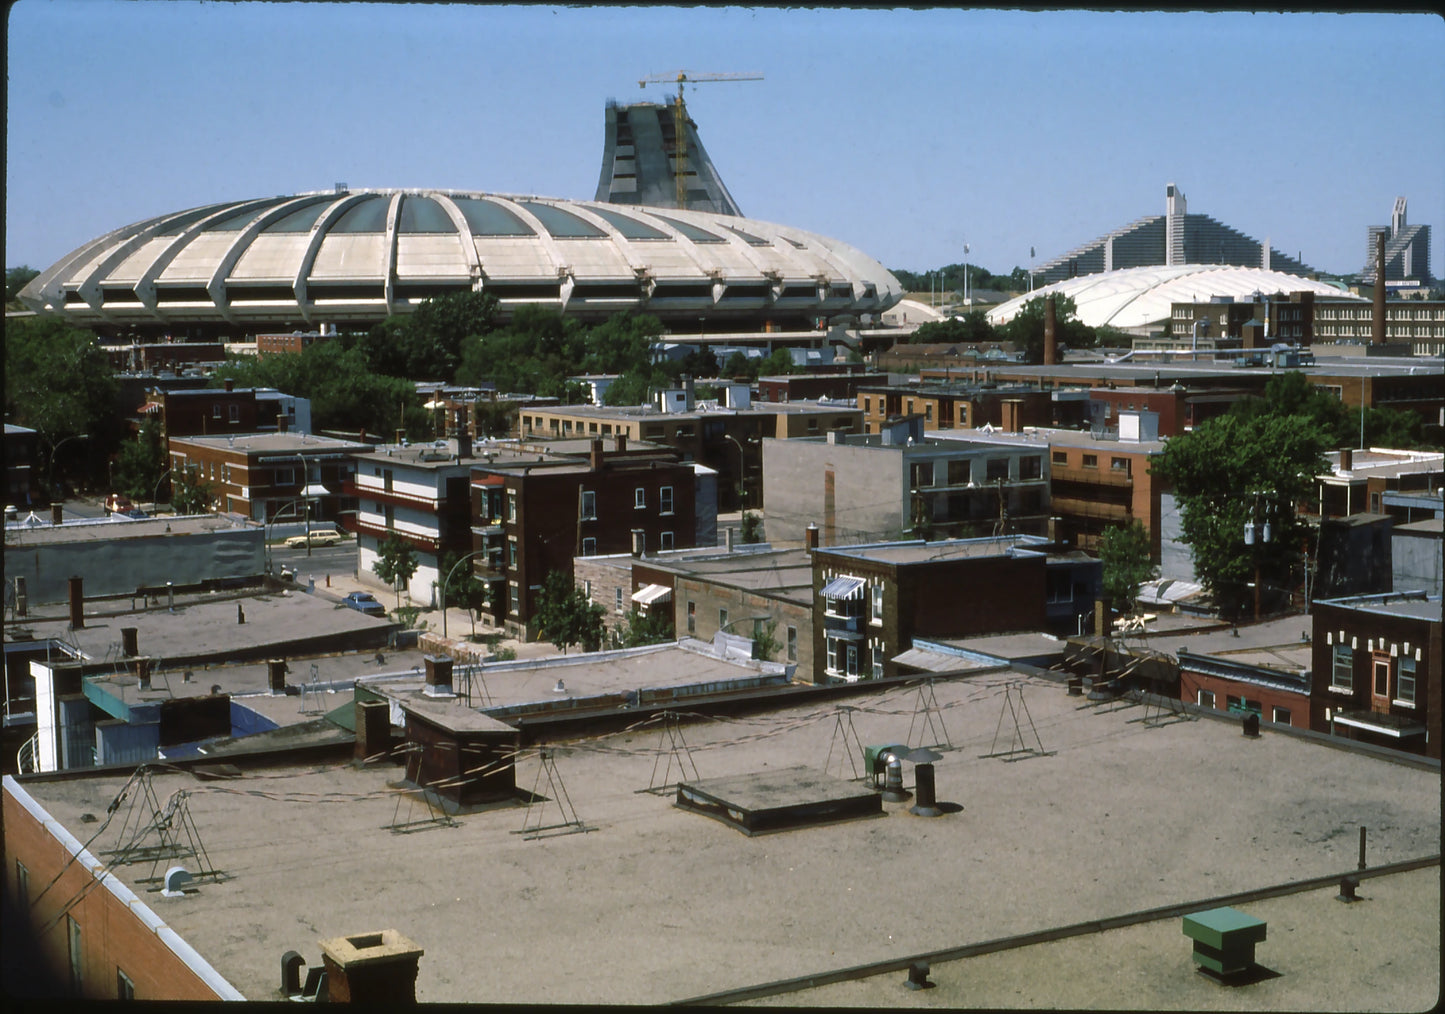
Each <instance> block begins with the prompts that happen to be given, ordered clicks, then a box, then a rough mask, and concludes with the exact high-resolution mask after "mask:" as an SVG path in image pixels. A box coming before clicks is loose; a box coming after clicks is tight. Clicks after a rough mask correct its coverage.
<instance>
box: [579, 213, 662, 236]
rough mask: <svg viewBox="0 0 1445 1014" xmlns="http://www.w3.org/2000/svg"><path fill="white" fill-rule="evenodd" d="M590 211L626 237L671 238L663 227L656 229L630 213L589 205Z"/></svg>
mask: <svg viewBox="0 0 1445 1014" xmlns="http://www.w3.org/2000/svg"><path fill="white" fill-rule="evenodd" d="M587 210H588V211H590V212H592V214H594V215H596V216H597V217H598V218H601V219H603V220H604V221H606V222H607V224H608V225H611V226H612V227H613V228H614V229H616V230H617V231H618V232H620V233H622V235H623V237H624V238H626V239H671V238H672V237H671V236H669V235H668V234H667V233H665V232H663V231H662V230H661V229H654V228H653V227H652V226H650V225H648V224H647V223H646V222H640V221H638V220H637V219H635V218H633V217H632V216H630V215H623V214H619V213H618V212H616V211H612V210H610V209H608V208H596V207H589V208H588V209H587Z"/></svg>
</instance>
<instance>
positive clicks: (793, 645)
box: [788, 626, 798, 662]
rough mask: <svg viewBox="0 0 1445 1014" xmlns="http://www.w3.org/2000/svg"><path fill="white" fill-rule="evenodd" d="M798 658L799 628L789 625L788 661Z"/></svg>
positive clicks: (794, 660)
mask: <svg viewBox="0 0 1445 1014" xmlns="http://www.w3.org/2000/svg"><path fill="white" fill-rule="evenodd" d="M797 660H798V628H797V627H792V626H790V627H788V661H789V662H796V661H797Z"/></svg>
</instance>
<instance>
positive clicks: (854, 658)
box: [848, 644, 858, 676]
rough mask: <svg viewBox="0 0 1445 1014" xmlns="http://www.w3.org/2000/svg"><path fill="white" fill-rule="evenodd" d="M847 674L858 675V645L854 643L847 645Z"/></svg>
mask: <svg viewBox="0 0 1445 1014" xmlns="http://www.w3.org/2000/svg"><path fill="white" fill-rule="evenodd" d="M848 675H849V676H857V675H858V646H857V645H856V644H850V645H848Z"/></svg>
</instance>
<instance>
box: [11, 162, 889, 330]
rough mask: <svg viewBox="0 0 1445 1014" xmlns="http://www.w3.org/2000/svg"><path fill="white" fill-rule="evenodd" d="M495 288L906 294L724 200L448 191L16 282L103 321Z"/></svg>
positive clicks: (684, 315) (131, 325)
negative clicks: (656, 203)
mask: <svg viewBox="0 0 1445 1014" xmlns="http://www.w3.org/2000/svg"><path fill="white" fill-rule="evenodd" d="M469 291H480V292H487V293H491V294H492V295H493V296H495V297H496V298H497V300H498V302H499V304H500V306H501V316H502V317H503V319H505V318H506V317H508V316H509V315H510V313H511V312H512V311H513V310H514V309H515V308H516V307H517V306H519V305H522V304H540V305H541V306H544V307H551V308H554V309H557V310H559V311H561V312H563V313H565V314H567V315H568V316H570V317H576V318H579V319H584V320H593V321H595V320H603V319H606V318H608V317H610V316H612V315H613V314H615V313H618V312H620V311H626V310H634V309H636V310H640V311H644V312H647V313H650V314H653V315H654V316H656V317H658V318H660V319H661V320H662V321H663V323H664V324H665V325H667V326H668V327H670V328H671V329H672V330H674V331H676V332H687V331H692V332H696V331H698V330H700V329H704V328H706V329H709V330H710V329H714V328H716V329H719V330H748V329H751V330H759V331H761V330H779V331H794V330H809V329H813V328H815V327H817V325H818V322H819V320H820V319H822V318H828V319H835V318H845V319H846V318H848V317H852V318H855V319H857V320H859V321H861V322H866V321H868V320H870V319H871V320H876V319H877V318H878V316H879V315H880V314H882V312H883V311H884V310H887V309H888V308H889V307H891V306H893V305H894V304H895V303H897V302H898V301H899V300H900V299H901V298H902V296H903V293H902V287H901V286H900V285H899V283H898V280H897V279H896V278H894V277H893V275H892V274H890V273H889V272H888V271H887V269H885V268H884V267H883V266H882V265H881V264H879V263H878V262H877V261H875V260H873V259H872V258H870V257H868V256H866V255H865V254H863V253H861V252H860V251H858V250H857V249H855V248H853V247H851V246H849V245H847V244H845V243H841V242H838V241H837V240H832V239H828V238H826V237H823V236H819V235H816V234H814V233H810V232H805V231H803V230H800V229H793V228H788V227H785V226H780V225H773V224H769V223H766V222H759V221H754V220H752V219H747V218H739V217H735V216H731V215H726V214H721V213H714V212H699V211H688V210H681V209H672V208H651V207H640V206H624V205H618V204H610V203H602V202H585V201H566V200H557V199H551V198H543V197H523V196H504V195H498V194H485V193H473V192H453V191H439V190H356V191H353V190H349V189H342V188H338V189H337V190H335V191H325V192H318V193H302V194H296V195H292V196H282V197H273V198H263V199H258V200H249V201H234V202H228V203H223V204H211V205H206V206H205V207H200V208H192V209H189V210H187V211H179V212H175V213H174V214H169V215H161V216H159V217H156V218H151V219H147V220H146V221H143V222H138V223H136V224H134V225H129V226H126V227H124V228H121V229H117V230H115V231H114V232H110V233H107V234H106V235H104V236H102V237H100V238H99V239H96V240H94V241H92V242H90V243H87V244H86V245H84V246H82V247H81V248H80V249H78V250H76V251H74V252H73V253H71V254H70V255H69V256H67V257H65V258H63V259H62V260H60V261H59V262H58V263H56V264H55V265H53V266H52V267H50V268H49V269H48V270H46V271H44V272H42V273H41V274H40V275H39V276H38V277H36V278H35V279H34V280H32V281H31V282H30V284H29V285H27V286H26V287H25V288H24V290H23V291H22V292H21V293H20V298H21V300H22V302H24V303H25V304H26V305H27V306H28V307H30V308H31V309H33V310H36V311H37V312H41V313H54V314H61V315H63V316H64V317H66V318H67V319H68V320H70V321H72V322H74V323H75V324H77V325H82V326H86V327H91V328H94V329H96V330H98V331H102V332H112V333H115V332H124V333H130V334H146V333H161V332H169V333H174V334H182V333H185V334H190V335H205V334H235V333H257V332H263V331H268V330H269V331H289V330H292V329H295V328H303V327H304V328H308V329H315V328H317V327H319V326H321V325H327V326H341V327H351V328H357V327H366V326H369V325H371V324H372V323H375V322H376V321H379V320H381V319H383V318H385V317H387V316H389V315H391V314H397V313H407V312H409V311H411V310H412V309H414V308H415V307H416V306H418V305H419V304H420V303H422V302H423V301H425V300H426V299H428V298H431V297H434V296H440V295H444V294H447V293H455V292H469Z"/></svg>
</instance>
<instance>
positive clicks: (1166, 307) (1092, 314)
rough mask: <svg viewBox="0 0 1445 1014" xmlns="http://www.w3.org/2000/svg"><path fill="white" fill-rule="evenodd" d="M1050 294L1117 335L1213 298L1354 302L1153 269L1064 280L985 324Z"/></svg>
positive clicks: (1246, 280)
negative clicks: (1282, 296) (1290, 296)
mask: <svg viewBox="0 0 1445 1014" xmlns="http://www.w3.org/2000/svg"><path fill="white" fill-rule="evenodd" d="M1051 292H1054V293H1059V294H1062V295H1065V296H1068V297H1069V298H1071V299H1072V300H1073V301H1074V307H1075V312H1076V314H1077V316H1078V319H1079V320H1080V321H1081V322H1083V323H1084V324H1087V325H1088V326H1089V327H1104V326H1106V325H1107V326H1109V327H1116V328H1119V329H1120V330H1121V331H1127V330H1135V329H1139V328H1146V327H1149V326H1150V325H1154V324H1160V323H1163V322H1164V321H1166V320H1168V319H1169V315H1170V313H1171V312H1172V306H1173V304H1174V303H1196V302H1198V303H1203V302H1208V301H1209V299H1210V298H1211V297H1213V296H1233V297H1234V298H1235V299H1236V300H1249V299H1251V298H1252V297H1253V296H1254V294H1255V293H1256V292H1259V293H1263V294H1265V295H1270V296H1273V295H1275V294H1277V293H1290V292H1313V293H1315V294H1316V295H1317V296H1330V297H1333V298H1339V299H1350V300H1355V299H1359V297H1356V296H1351V295H1350V294H1349V293H1348V292H1347V291H1345V290H1344V289H1342V288H1340V287H1339V286H1338V285H1333V284H1330V283H1328V282H1318V281H1315V280H1313V279H1310V278H1302V277H1301V276H1299V275H1290V274H1285V273H1284V272H1282V271H1266V270H1264V269H1263V268H1237V267H1230V266H1227V265H1219V264H1175V265H1171V266H1165V265H1158V266H1152V267H1143V268H1124V269H1122V270H1119V271H1104V272H1101V273H1099V274H1095V275H1081V276H1079V277H1078V278H1066V279H1064V280H1063V281H1061V282H1055V283H1053V284H1052V285H1047V286H1044V287H1043V288H1040V289H1035V290H1034V291H1033V292H1030V293H1026V294H1025V295H1022V296H1018V297H1016V298H1014V299H1011V300H1009V301H1008V302H1007V303H1004V304H1002V305H1001V306H997V307H995V308H994V309H992V310H990V311H989V314H988V322H989V323H990V324H995V325H996V324H1004V323H1007V322H1008V321H1010V320H1012V319H1013V316H1014V314H1016V313H1018V312H1019V310H1021V309H1023V306H1024V304H1025V303H1027V302H1028V301H1029V300H1030V299H1035V298H1037V297H1039V296H1045V295H1048V294H1049V293H1051ZM1361 301H1362V302H1363V300H1361Z"/></svg>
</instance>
